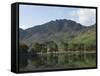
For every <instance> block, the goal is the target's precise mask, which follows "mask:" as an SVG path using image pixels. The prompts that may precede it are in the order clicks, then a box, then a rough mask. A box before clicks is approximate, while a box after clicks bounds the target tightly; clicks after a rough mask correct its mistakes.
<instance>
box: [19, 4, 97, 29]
mask: <svg viewBox="0 0 100 76" xmlns="http://www.w3.org/2000/svg"><path fill="white" fill-rule="evenodd" d="M95 16H96V10H95V9H88V8H74V7H54V6H39V5H38V6H36V5H20V6H19V27H20V28H22V29H27V28H30V27H34V26H37V25H41V24H44V23H46V22H49V21H51V20H56V19H68V20H73V21H76V22H77V23H80V24H82V25H84V26H91V25H93V24H95V22H96V17H95Z"/></svg>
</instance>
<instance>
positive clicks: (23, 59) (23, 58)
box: [19, 44, 28, 67]
mask: <svg viewBox="0 0 100 76" xmlns="http://www.w3.org/2000/svg"><path fill="white" fill-rule="evenodd" d="M27 50H28V46H27V45H25V44H20V45H19V57H20V58H19V66H20V67H25V66H27V64H28V63H27V58H28V51H27Z"/></svg>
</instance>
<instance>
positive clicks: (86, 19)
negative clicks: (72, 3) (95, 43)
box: [77, 9, 96, 26]
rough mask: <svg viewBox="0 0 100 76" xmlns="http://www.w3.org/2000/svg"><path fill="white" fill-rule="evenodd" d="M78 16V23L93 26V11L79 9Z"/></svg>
mask: <svg viewBox="0 0 100 76" xmlns="http://www.w3.org/2000/svg"><path fill="white" fill-rule="evenodd" d="M77 14H78V21H79V23H81V24H83V25H85V26H90V25H93V24H95V22H96V21H95V20H96V19H95V18H96V17H95V16H96V10H95V9H79V10H78V11H77Z"/></svg>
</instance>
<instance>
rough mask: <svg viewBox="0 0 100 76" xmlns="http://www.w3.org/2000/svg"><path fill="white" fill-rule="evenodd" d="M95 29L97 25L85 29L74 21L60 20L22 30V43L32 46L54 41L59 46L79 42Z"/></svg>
mask: <svg viewBox="0 0 100 76" xmlns="http://www.w3.org/2000/svg"><path fill="white" fill-rule="evenodd" d="M93 28H95V25H93V26H90V27H85V26H83V25H81V24H79V23H77V22H75V21H72V20H67V19H59V20H55V21H50V22H47V23H45V24H42V25H37V26H35V27H31V28H28V29H26V30H23V29H21V28H20V30H19V33H20V42H24V43H25V44H27V45H30V44H32V43H33V42H39V43H42V42H46V41H54V42H56V43H57V44H58V45H59V44H60V43H61V42H69V41H74V40H77V39H78V38H79V37H80V36H81V35H82V34H84V35H85V34H87V33H88V31H89V30H91V29H93ZM90 33H91V32H90ZM79 40H80V39H79Z"/></svg>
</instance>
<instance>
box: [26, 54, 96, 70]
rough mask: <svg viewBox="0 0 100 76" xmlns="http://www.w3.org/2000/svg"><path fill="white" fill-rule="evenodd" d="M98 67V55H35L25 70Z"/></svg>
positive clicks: (29, 60)
mask: <svg viewBox="0 0 100 76" xmlns="http://www.w3.org/2000/svg"><path fill="white" fill-rule="evenodd" d="M95 66H96V53H81V52H78V53H35V54H34V55H32V56H31V57H30V58H29V59H28V65H27V66H26V67H25V68H24V70H25V69H26V70H36V69H43V68H44V69H45V68H52V69H55V68H59V69H60V68H66V69H68V68H84V67H95Z"/></svg>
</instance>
